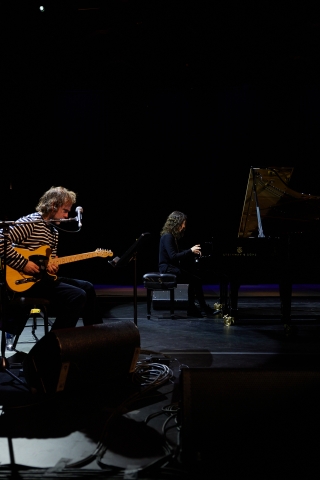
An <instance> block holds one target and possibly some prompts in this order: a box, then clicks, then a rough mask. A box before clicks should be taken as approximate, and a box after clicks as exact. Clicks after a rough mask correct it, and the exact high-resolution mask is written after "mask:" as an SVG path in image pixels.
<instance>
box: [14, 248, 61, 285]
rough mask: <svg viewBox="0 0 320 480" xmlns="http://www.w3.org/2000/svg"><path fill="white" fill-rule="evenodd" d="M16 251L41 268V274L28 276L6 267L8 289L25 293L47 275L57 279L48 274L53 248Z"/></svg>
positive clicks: (19, 249)
mask: <svg viewBox="0 0 320 480" xmlns="http://www.w3.org/2000/svg"><path fill="white" fill-rule="evenodd" d="M15 251H16V252H18V253H20V255H22V256H23V257H24V258H26V259H27V260H30V261H32V262H34V263H36V264H37V265H38V266H39V267H40V272H39V273H38V274H36V275H27V274H25V273H23V272H18V270H15V269H14V268H11V267H9V266H8V265H7V266H6V281H7V285H8V287H9V288H10V289H11V290H13V291H14V292H25V291H26V290H28V289H29V288H30V287H32V285H34V284H35V283H37V282H39V281H40V280H42V279H43V277H44V276H45V275H48V276H49V277H50V276H51V277H52V278H55V277H54V276H53V275H49V274H48V272H47V265H48V262H49V259H50V255H51V248H50V247H48V246H46V245H44V246H42V247H39V248H37V249H36V250H28V249H25V248H15Z"/></svg>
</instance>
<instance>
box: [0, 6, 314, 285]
mask: <svg viewBox="0 0 320 480" xmlns="http://www.w3.org/2000/svg"><path fill="white" fill-rule="evenodd" d="M256 3H258V4H259V5H256ZM1 8H3V10H2V20H1V21H2V29H1V32H2V42H1V44H2V58H3V72H4V73H3V86H2V90H1V103H2V127H1V130H2V138H3V141H2V162H1V164H2V167H1V170H2V172H1V216H2V218H1V219H10V220H14V219H16V218H17V217H19V216H20V215H22V214H26V213H29V212H31V211H34V207H35V205H36V203H37V200H38V198H39V197H40V195H41V194H42V193H43V192H44V191H45V190H47V189H48V188H49V187H50V186H52V185H64V186H66V187H67V188H70V189H72V190H74V191H76V192H77V193H78V202H77V205H81V206H82V207H83V209H84V213H83V227H82V229H81V232H80V233H77V234H67V233H62V234H61V248H60V255H67V254H73V253H82V252H85V251H91V250H95V249H96V248H106V249H111V250H112V251H113V252H114V254H115V255H118V256H121V254H122V253H124V252H125V251H126V250H127V248H128V247H129V246H130V245H131V244H132V243H133V242H134V241H135V240H136V238H138V237H139V235H140V234H141V233H143V232H150V233H151V235H150V240H149V242H148V244H147V245H146V247H145V249H144V250H143V251H142V252H139V256H138V259H137V265H138V282H139V283H140V280H141V276H142V274H143V273H145V271H147V270H154V269H156V268H157V254H158V251H157V249H158V241H159V231H160V229H161V227H162V225H163V223H164V221H165V219H166V217H167V215H168V214H169V213H170V212H171V211H173V210H181V211H183V212H185V213H186V214H187V215H188V217H189V225H188V231H187V235H186V237H185V239H184V241H185V246H191V245H192V244H194V243H198V242H200V243H202V244H204V242H208V241H210V240H211V239H212V238H217V237H219V238H222V239H223V238H226V239H229V238H232V237H236V236H237V232H238V227H239V223H240V216H241V211H242V205H243V200H244V195H245V190H246V184H247V179H248V174H249V168H250V166H293V167H294V168H295V170H294V174H293V177H292V184H291V186H292V188H294V189H296V190H297V191H301V192H302V191H303V192H306V193H311V194H316V195H319V193H320V190H319V187H318V181H317V175H316V172H317V168H316V167H317V163H318V158H319V141H318V138H319V135H318V134H319V123H320V115H319V107H320V88H319V77H318V68H317V67H318V64H319V33H320V16H319V12H318V11H317V10H316V9H315V7H313V8H312V9H311V8H310V7H308V6H306V5H304V6H299V5H297V6H295V7H293V6H291V10H287V9H285V8H283V7H281V6H277V7H276V8H275V7H273V8H272V7H271V5H270V4H269V3H268V2H237V3H236V2H230V1H229V2H228V1H227V2H226V1H224V2H215V3H214V6H212V4H211V2H202V3H201V5H199V2H195V1H184V2H179V1H177V0H171V1H164V2H149V1H129V0H128V1H125V0H122V1H120V0H119V1H105V2H96V3H95V7H94V8H92V7H90V8H89V7H86V6H85V5H84V6H83V4H81V5H78V4H75V3H68V2H67V6H63V7H62V6H57V7H51V8H50V7H49V6H48V7H46V6H45V11H44V12H40V11H39V8H38V7H29V6H19V7H16V6H10V5H9V6H5V7H4V6H3V5H2V6H1ZM69 227H71V224H70V225H69ZM74 227H76V224H74ZM63 268H64V269H65V272H66V273H70V274H73V275H78V276H83V277H84V278H89V279H91V280H92V281H93V282H94V283H109V284H113V283H124V284H126V283H128V282H129V283H130V282H132V269H131V268H130V266H129V267H128V268H126V269H124V270H119V271H117V269H113V268H112V267H111V266H110V265H109V264H108V263H107V261H105V260H101V259H95V260H90V261H88V262H78V263H77V264H72V265H69V266H65V267H63Z"/></svg>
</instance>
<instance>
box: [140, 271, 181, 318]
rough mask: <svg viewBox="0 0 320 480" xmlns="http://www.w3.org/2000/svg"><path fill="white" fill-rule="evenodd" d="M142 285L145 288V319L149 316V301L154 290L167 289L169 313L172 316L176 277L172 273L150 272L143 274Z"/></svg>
mask: <svg viewBox="0 0 320 480" xmlns="http://www.w3.org/2000/svg"><path fill="white" fill-rule="evenodd" d="M143 285H144V287H145V288H146V289H147V319H148V320H150V317H151V301H152V293H153V291H154V290H169V292H170V315H171V318H174V289H175V288H176V287H177V277H176V275H173V274H172V273H159V272H151V273H145V274H144V275H143Z"/></svg>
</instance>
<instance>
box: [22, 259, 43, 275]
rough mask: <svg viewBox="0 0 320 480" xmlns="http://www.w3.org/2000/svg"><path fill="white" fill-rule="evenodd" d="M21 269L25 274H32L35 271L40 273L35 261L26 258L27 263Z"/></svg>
mask: <svg viewBox="0 0 320 480" xmlns="http://www.w3.org/2000/svg"><path fill="white" fill-rule="evenodd" d="M22 271H23V273H26V274H27V275H34V274H35V273H40V268H39V266H38V265H37V264H36V263H34V262H31V261H30V260H28V263H27V265H26V266H25V267H24V269H23V270H22Z"/></svg>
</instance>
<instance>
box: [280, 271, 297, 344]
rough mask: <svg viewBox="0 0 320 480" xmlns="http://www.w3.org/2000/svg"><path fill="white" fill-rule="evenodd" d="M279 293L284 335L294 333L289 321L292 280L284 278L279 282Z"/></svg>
mask: <svg viewBox="0 0 320 480" xmlns="http://www.w3.org/2000/svg"><path fill="white" fill-rule="evenodd" d="M279 295H280V303H281V321H282V323H283V326H284V332H285V334H286V335H292V334H293V333H296V331H295V328H294V326H293V325H292V323H291V300H292V282H291V281H290V280H289V279H287V278H285V279H282V280H281V281H280V282H279Z"/></svg>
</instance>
